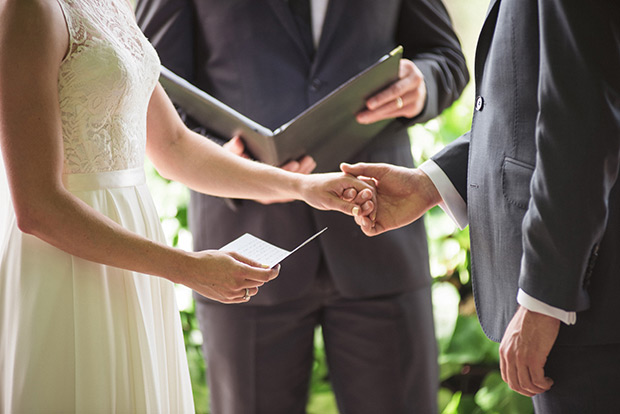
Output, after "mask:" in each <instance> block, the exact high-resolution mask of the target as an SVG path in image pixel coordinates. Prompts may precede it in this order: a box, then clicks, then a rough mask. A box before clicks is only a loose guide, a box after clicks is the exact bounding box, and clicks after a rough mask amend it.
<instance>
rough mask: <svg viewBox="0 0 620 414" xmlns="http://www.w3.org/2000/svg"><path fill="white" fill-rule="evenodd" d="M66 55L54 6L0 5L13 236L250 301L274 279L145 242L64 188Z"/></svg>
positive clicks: (0, 115) (0, 101) (0, 77)
mask: <svg viewBox="0 0 620 414" xmlns="http://www.w3.org/2000/svg"><path fill="white" fill-rule="evenodd" d="M67 49H68V33H67V28H66V24H65V20H64V17H63V15H62V11H61V10H60V8H59V5H58V3H56V2H51V1H45V0H4V1H2V2H0V145H1V147H0V148H1V151H2V156H3V158H4V164H5V168H6V171H7V178H8V182H9V187H10V192H11V197H12V200H13V205H14V209H15V214H16V219H17V225H18V226H19V228H20V229H21V230H22V231H23V232H25V233H30V234H33V235H35V236H37V237H39V238H41V239H43V240H45V241H46V242H48V243H50V244H52V245H54V246H56V247H58V248H59V249H62V250H64V251H66V252H67V253H70V254H73V255H75V256H79V257H82V258H84V259H87V260H91V261H94V262H98V263H103V264H107V265H111V266H115V267H120V268H125V269H129V270H133V271H138V272H142V273H148V274H152V275H157V276H162V277H165V278H167V279H169V280H172V281H174V282H178V283H183V284H185V285H187V286H189V287H190V288H193V289H195V290H197V291H199V292H200V293H202V294H204V295H206V296H209V297H211V298H213V299H216V300H220V301H223V302H241V301H242V300H243V299H242V297H243V294H244V291H245V288H251V293H252V294H253V293H255V292H256V287H257V286H260V285H262V284H263V283H264V282H266V281H268V280H270V279H272V278H274V277H276V275H277V270H268V269H262V268H260V267H258V266H257V264H252V266H251V265H248V264H245V263H242V262H241V261H239V260H236V259H235V257H236V256H235V255H231V254H224V253H220V252H217V251H206V252H198V253H189V252H184V251H182V250H179V249H173V248H171V247H168V246H165V245H162V244H159V243H155V242H153V241H150V240H147V239H145V238H143V237H140V236H138V235H136V234H134V233H132V232H130V231H127V230H126V229H124V228H123V227H122V226H120V225H118V224H117V223H115V222H114V221H112V220H110V219H108V218H107V217H105V216H104V215H102V214H100V213H99V212H97V211H95V210H94V209H92V208H91V207H89V206H88V205H87V204H85V203H83V202H82V201H81V200H79V199H78V198H76V197H74V196H73V195H72V194H71V193H69V192H68V191H67V190H66V189H65V188H64V186H63V184H62V175H61V174H62V163H63V148H62V126H61V121H60V119H61V118H60V109H59V103H58V70H59V66H60V62H61V60H62V59H63V57H64V55H65V54H66V53H67ZM255 266H256V267H255Z"/></svg>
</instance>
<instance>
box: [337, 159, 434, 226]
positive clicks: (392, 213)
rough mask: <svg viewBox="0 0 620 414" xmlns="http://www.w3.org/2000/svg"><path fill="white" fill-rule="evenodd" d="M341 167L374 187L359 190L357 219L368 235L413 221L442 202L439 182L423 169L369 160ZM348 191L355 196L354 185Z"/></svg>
mask: <svg viewBox="0 0 620 414" xmlns="http://www.w3.org/2000/svg"><path fill="white" fill-rule="evenodd" d="M340 169H341V170H342V172H344V173H345V174H347V175H349V176H353V177H356V178H357V179H359V180H360V181H362V182H364V183H365V184H367V185H369V186H370V187H372V191H366V190H363V191H362V192H360V193H359V195H358V194H357V193H356V194H355V195H356V198H355V199H354V201H356V202H358V203H359V202H361V203H360V206H359V208H360V213H359V214H354V217H355V222H356V223H357V224H358V225H359V226H360V228H361V229H362V231H363V232H364V234H366V235H367V236H376V235H378V234H381V233H384V232H386V231H388V230H393V229H397V228H399V227H402V226H405V225H407V224H410V223H412V222H414V221H415V220H417V219H418V218H420V217H421V216H422V215H423V214H424V213H425V212H426V211H428V210H429V209H430V208H432V207H434V206H436V205H437V204H439V203H440V202H441V195H440V194H439V192H438V191H437V189H436V188H435V185H434V184H433V182H432V181H431V180H430V178H429V177H428V176H427V175H426V174H425V173H424V172H423V171H422V170H419V169H412V168H406V167H398V166H395V165H391V164H366V163H358V164H355V165H350V164H346V163H343V164H341V165H340ZM344 195H345V196H349V198H348V199H351V198H350V196H351V195H353V191H352V189H350V190H347V192H345V194H344ZM355 208H356V207H354V209H355Z"/></svg>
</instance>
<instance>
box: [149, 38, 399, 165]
mask: <svg viewBox="0 0 620 414" xmlns="http://www.w3.org/2000/svg"><path fill="white" fill-rule="evenodd" d="M402 52H403V48H402V47H401V46H399V47H397V48H396V49H394V50H393V51H391V52H390V53H388V54H387V55H385V56H383V57H381V58H380V59H379V60H378V61H377V62H376V63H374V64H373V65H371V66H370V67H368V68H367V69H365V70H363V71H362V72H360V73H358V74H357V75H355V76H354V77H352V78H351V79H349V80H348V81H346V82H345V83H343V84H342V85H340V86H339V87H338V88H336V89H335V90H333V91H332V92H331V93H330V94H329V95H327V96H325V97H324V98H323V99H321V100H320V101H318V102H316V103H315V104H314V105H312V106H311V107H309V108H308V109H306V110H305V111H303V112H302V113H301V114H299V115H297V116H296V117H295V118H293V119H292V120H290V121H289V122H287V123H286V124H284V125H282V126H281V127H279V128H277V129H276V130H275V131H271V130H270V129H269V128H266V127H264V126H262V125H260V124H258V123H257V122H255V121H253V120H251V119H249V118H248V117H246V116H244V115H242V114H240V113H239V112H237V111H235V110H234V109H232V108H231V107H229V106H227V105H225V104H224V103H222V102H220V101H219V100H217V99H215V98H214V97H213V96H211V95H209V94H207V93H206V92H204V91H202V90H200V89H199V88H197V87H196V86H194V85H192V84H191V83H189V82H188V81H186V80H185V79H183V78H181V77H179V76H177V75H176V74H174V73H173V72H171V71H169V70H168V69H166V68H164V67H162V71H161V77H160V82H161V84H162V85H163V87H164V89H165V90H166V92H167V93H168V96H170V99H172V101H173V102H174V103H175V104H177V105H179V106H180V107H181V108H183V110H184V111H185V112H186V113H187V114H188V115H190V116H191V117H192V118H194V119H195V120H196V121H198V122H200V123H201V124H202V125H203V126H204V127H205V128H206V129H207V131H208V133H209V134H211V135H213V136H215V137H217V138H221V139H224V140H228V139H230V138H232V137H233V136H235V135H240V136H241V138H242V139H243V141H244V143H245V146H246V149H247V151H248V152H249V153H250V154H251V155H252V156H253V157H254V158H256V159H258V160H260V161H262V162H265V163H267V164H271V165H277V166H279V165H282V164H284V163H286V162H287V161H290V160H294V159H298V158H300V157H301V156H303V155H305V154H309V155H311V156H312V157H313V158H314V160H315V161H316V163H317V168H316V170H315V171H317V172H324V171H334V170H338V165H339V163H340V162H342V161H347V160H348V159H349V157H351V156H353V155H355V153H357V152H358V151H359V150H361V149H362V148H363V147H364V146H365V145H366V144H367V143H368V141H369V140H370V139H372V137H374V136H375V135H376V134H377V133H379V132H380V131H381V130H382V129H383V128H385V127H386V126H387V124H388V123H389V122H390V121H389V120H384V121H379V122H376V123H374V124H371V125H361V124H359V123H358V122H357V120H356V119H355V115H356V114H357V113H358V112H360V111H361V110H362V109H364V108H365V106H366V100H367V99H368V98H369V97H371V96H372V95H374V94H375V93H377V92H379V91H380V90H382V89H384V88H385V87H386V86H388V85H390V84H391V83H393V82H395V81H396V80H397V79H398V68H399V62H400V59H401V57H402Z"/></svg>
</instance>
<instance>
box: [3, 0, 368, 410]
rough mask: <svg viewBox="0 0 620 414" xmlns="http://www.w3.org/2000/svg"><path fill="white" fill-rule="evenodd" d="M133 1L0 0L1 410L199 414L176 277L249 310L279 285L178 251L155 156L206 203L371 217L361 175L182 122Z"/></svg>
mask: <svg viewBox="0 0 620 414" xmlns="http://www.w3.org/2000/svg"><path fill="white" fill-rule="evenodd" d="M126 1H127V0H0V144H1V151H2V156H3V159H4V165H5V169H6V178H7V181H8V184H9V189H10V197H4V198H3V199H1V200H0V203H1V206H2V209H0V231H1V233H0V411H2V412H35V411H36V412H48V411H49V412H106V413H108V412H149V413H152V412H175V413H176V412H193V411H194V408H193V403H192V395H191V387H190V382H189V373H188V367H187V361H186V357H185V351H184V346H183V338H182V332H181V326H180V318H179V315H178V312H177V308H176V303H175V299H174V292H173V283H182V284H184V285H186V286H188V287H190V288H192V289H194V290H196V291H197V292H199V293H201V294H203V295H205V296H208V297H210V298H212V299H215V300H219V301H221V302H226V303H239V302H244V301H247V300H249V298H250V297H251V296H253V295H256V293H257V292H258V288H259V287H260V286H261V285H263V284H264V283H266V282H268V281H269V280H272V279H273V278H275V277H276V276H277V273H278V269H265V268H263V267H261V265H260V264H259V263H254V262H251V261H249V260H247V259H245V258H243V257H240V256H239V255H237V254H235V253H222V252H219V251H202V252H185V251H181V250H178V249H174V248H171V247H168V246H166V245H165V243H164V237H163V235H162V231H161V228H160V226H159V221H158V216H157V213H156V210H155V207H154V206H153V203H152V200H151V198H150V195H149V193H148V190H147V187H146V184H145V179H144V173H143V161H144V155H145V153H146V154H147V155H148V156H149V158H150V159H151V161H152V162H153V163H154V165H155V166H156V168H157V169H158V170H159V172H160V173H161V174H162V175H163V176H165V177H167V178H170V179H174V180H178V181H181V182H183V183H185V184H186V185H188V186H189V187H191V188H193V189H195V190H197V191H201V192H205V193H209V194H214V195H218V196H223V197H237V198H250V199H262V200H266V201H269V200H279V199H290V198H294V199H299V200H304V201H305V202H307V203H308V204H310V205H312V206H313V207H316V208H319V209H334V210H339V211H341V212H344V213H347V214H364V215H366V214H369V213H370V211H371V210H372V209H373V204H372V201H366V200H368V199H369V198H370V197H371V196H372V190H371V189H370V187H369V186H368V185H366V184H364V183H362V182H360V181H357V180H355V179H353V178H351V177H348V176H345V175H343V174H337V173H333V174H322V175H303V174H295V173H291V172H286V171H283V170H281V169H277V168H273V167H269V166H266V165H262V164H259V163H256V162H252V161H248V160H244V159H242V158H240V157H237V156H235V155H232V154H230V153H229V152H228V151H226V150H222V149H221V148H220V147H218V146H217V145H215V144H213V143H212V142H211V141H209V140H206V139H203V138H202V137H200V136H199V135H196V134H194V133H192V132H190V131H189V130H188V129H187V128H185V126H184V124H183V123H182V122H181V120H180V119H179V117H178V115H177V113H176V111H175V110H174V107H173V106H172V104H171V103H170V101H169V100H168V99H167V97H166V95H165V93H164V92H163V89H162V88H161V86H159V85H158V84H157V78H158V74H159V67H160V66H159V60H158V58H157V55H156V53H155V51H154V50H153V48H152V47H151V46H150V44H149V43H148V41H147V40H146V39H145V38H144V36H143V35H142V33H141V32H140V31H139V29H138V28H137V26H136V24H135V22H134V20H133V11H132V8H131V6H130V4H129V3H127V2H126ZM345 194H346V195H347V196H349V197H345ZM353 198H355V200H352V199H353ZM275 224H277V223H274V225H275Z"/></svg>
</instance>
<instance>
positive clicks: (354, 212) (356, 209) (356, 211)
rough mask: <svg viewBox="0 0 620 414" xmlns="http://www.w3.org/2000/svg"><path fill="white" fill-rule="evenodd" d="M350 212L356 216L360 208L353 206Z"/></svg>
mask: <svg viewBox="0 0 620 414" xmlns="http://www.w3.org/2000/svg"><path fill="white" fill-rule="evenodd" d="M351 212H352V213H353V215H354V216H357V215H359V214H360V208H359V207H358V206H355V207H353V210H351Z"/></svg>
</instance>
